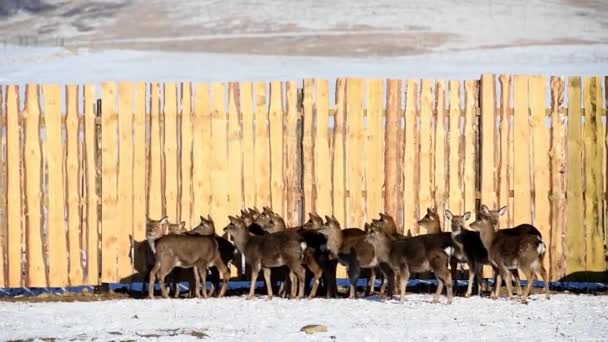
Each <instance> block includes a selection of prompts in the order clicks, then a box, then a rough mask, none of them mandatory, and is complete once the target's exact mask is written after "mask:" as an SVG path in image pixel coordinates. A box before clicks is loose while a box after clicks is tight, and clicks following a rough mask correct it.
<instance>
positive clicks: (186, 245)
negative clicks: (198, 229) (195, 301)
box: [148, 234, 230, 298]
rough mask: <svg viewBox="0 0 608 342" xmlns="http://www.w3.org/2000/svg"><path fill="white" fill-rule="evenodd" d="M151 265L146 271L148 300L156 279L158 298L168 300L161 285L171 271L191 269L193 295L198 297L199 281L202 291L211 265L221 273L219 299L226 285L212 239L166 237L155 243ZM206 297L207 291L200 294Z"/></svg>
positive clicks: (224, 271)
mask: <svg viewBox="0 0 608 342" xmlns="http://www.w3.org/2000/svg"><path fill="white" fill-rule="evenodd" d="M154 258H155V264H154V268H152V271H151V272H150V280H149V284H148V297H149V298H154V284H155V282H156V280H157V279H158V280H159V283H160V287H161V291H162V296H163V297H164V298H168V297H169V289H168V288H167V287H165V286H164V280H165V277H166V276H167V275H168V274H169V273H170V272H171V271H172V270H173V269H174V268H175V267H179V268H192V271H193V274H194V279H195V290H194V293H195V296H196V297H197V298H200V296H201V295H200V286H201V284H200V280H202V283H203V284H202V285H203V288H206V275H207V268H208V267H210V266H215V267H217V269H218V270H219V271H220V272H221V274H222V279H223V282H222V288H221V290H220V293H219V295H218V297H223V296H224V294H225V293H226V288H227V286H228V278H229V277H230V272H229V270H228V267H227V266H226V265H225V264H224V262H223V261H222V258H221V255H220V252H219V249H218V243H217V241H216V240H215V238H214V237H211V236H202V235H184V234H182V235H177V234H168V235H165V236H163V237H161V238H159V239H158V240H156V253H155V254H154ZM203 297H204V298H207V292H206V291H203Z"/></svg>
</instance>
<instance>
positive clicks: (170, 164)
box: [163, 82, 226, 222]
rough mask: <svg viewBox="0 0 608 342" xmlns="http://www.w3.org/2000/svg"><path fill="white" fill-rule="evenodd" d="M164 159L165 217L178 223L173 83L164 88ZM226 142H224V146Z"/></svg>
mask: <svg viewBox="0 0 608 342" xmlns="http://www.w3.org/2000/svg"><path fill="white" fill-rule="evenodd" d="M163 94H164V109H163V114H164V115H163V117H164V128H165V129H164V133H165V135H164V137H165V139H164V146H163V148H164V158H165V164H164V168H165V173H164V178H165V179H164V182H163V183H164V184H165V191H164V195H165V200H166V210H167V216H169V221H170V222H178V220H179V217H178V215H177V191H178V190H177V189H179V178H178V174H177V166H178V165H177V86H176V84H175V83H174V82H168V83H165V86H164V91H163ZM225 143H226V142H225V141H224V144H225Z"/></svg>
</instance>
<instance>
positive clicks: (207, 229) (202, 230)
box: [185, 215, 215, 236]
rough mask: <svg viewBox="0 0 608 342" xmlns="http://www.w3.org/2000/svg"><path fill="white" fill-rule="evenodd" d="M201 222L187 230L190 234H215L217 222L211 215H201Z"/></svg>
mask: <svg viewBox="0 0 608 342" xmlns="http://www.w3.org/2000/svg"><path fill="white" fill-rule="evenodd" d="M200 218H201V222H200V223H199V224H198V226H196V227H194V228H192V229H191V230H190V231H187V232H185V233H186V234H188V235H205V236H214V235H215V224H214V223H213V219H212V218H211V216H209V215H207V218H204V217H203V216H200Z"/></svg>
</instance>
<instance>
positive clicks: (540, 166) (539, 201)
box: [529, 76, 552, 269]
mask: <svg viewBox="0 0 608 342" xmlns="http://www.w3.org/2000/svg"><path fill="white" fill-rule="evenodd" d="M529 83H530V93H529V98H530V112H531V118H530V131H531V136H532V146H533V153H534V155H533V161H534V225H535V226H536V228H538V230H539V231H540V232H541V234H542V235H543V238H544V241H545V242H547V243H548V242H549V241H550V237H551V204H550V203H549V191H550V190H551V173H550V170H551V163H550V160H549V147H550V143H551V141H550V139H551V137H550V135H549V133H550V132H549V129H548V128H547V127H545V118H546V111H545V93H546V83H547V80H546V78H545V77H544V76H532V77H530V80H529ZM551 254H552V251H551V249H550V248H548V249H547V252H546V257H545V267H546V268H547V269H549V267H550V263H549V261H550V260H551Z"/></svg>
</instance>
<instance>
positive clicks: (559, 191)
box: [549, 76, 566, 280]
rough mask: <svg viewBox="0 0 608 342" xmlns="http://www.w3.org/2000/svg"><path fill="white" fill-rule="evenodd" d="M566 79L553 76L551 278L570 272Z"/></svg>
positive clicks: (559, 277)
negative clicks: (566, 236) (564, 106)
mask: <svg viewBox="0 0 608 342" xmlns="http://www.w3.org/2000/svg"><path fill="white" fill-rule="evenodd" d="M563 101H564V81H563V80H562V79H561V78H559V77H555V76H554V77H551V120H552V130H551V194H552V195H551V240H550V249H551V258H550V261H551V268H550V271H549V274H550V275H549V277H550V278H551V280H559V279H561V278H562V277H564V276H565V275H566V265H565V261H566V259H565V236H564V235H565V228H566V227H565V224H566V216H565V214H566V201H565V196H564V193H565V191H566V186H565V177H564V174H563V173H562V172H563V171H564V170H565V163H566V156H565V153H564V152H565V149H564V143H565V142H566V130H565V125H564V120H565V116H564V112H563V108H562V105H563Z"/></svg>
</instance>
